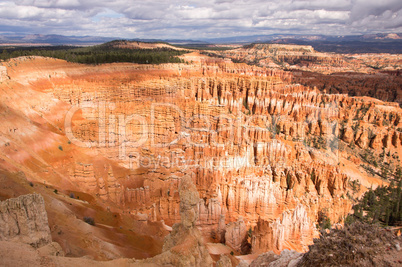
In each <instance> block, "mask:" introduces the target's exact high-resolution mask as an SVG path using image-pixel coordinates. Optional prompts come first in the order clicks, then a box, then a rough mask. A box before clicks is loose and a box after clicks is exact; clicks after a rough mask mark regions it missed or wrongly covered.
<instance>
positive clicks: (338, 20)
mask: <svg viewBox="0 0 402 267" xmlns="http://www.w3.org/2000/svg"><path fill="white" fill-rule="evenodd" d="M401 32H402V0H333V1H325V0H318V1H315V0H312V1H305V0H279V1H271V0H233V1H228V0H201V1H199V0H196V1H185V0H182V1H178V0H166V1H161V0H152V1H148V0H142V1H130V0H115V1H106V0H15V1H7V0H5V1H4V0H0V33H21V34H60V35H67V36H71V35H75V36H84V35H91V36H104V37H120V38H156V39H167V38H177V39H202V38H222V37H233V36H249V35H267V34H278V33H279V34H284V33H290V34H295V33H298V34H325V35H354V34H371V33H401Z"/></svg>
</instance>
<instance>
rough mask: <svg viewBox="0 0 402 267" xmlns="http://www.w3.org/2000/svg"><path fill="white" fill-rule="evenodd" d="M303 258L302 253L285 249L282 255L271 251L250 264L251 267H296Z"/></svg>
mask: <svg viewBox="0 0 402 267" xmlns="http://www.w3.org/2000/svg"><path fill="white" fill-rule="evenodd" d="M302 257H303V254H302V253H299V252H297V251H294V250H288V249H285V250H283V251H282V253H281V254H280V255H276V254H275V253H273V252H272V251H269V252H266V253H263V254H261V255H260V256H258V258H257V259H255V260H254V261H253V262H252V263H251V264H250V267H257V266H269V267H296V266H297V264H298V262H299V261H300V260H301V258H302Z"/></svg>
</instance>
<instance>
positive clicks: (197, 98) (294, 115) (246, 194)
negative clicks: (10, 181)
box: [0, 55, 402, 253]
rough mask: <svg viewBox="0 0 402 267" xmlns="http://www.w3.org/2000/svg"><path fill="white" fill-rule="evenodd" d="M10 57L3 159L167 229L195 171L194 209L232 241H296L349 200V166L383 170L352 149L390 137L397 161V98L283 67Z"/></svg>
mask: <svg viewBox="0 0 402 267" xmlns="http://www.w3.org/2000/svg"><path fill="white" fill-rule="evenodd" d="M193 56H194V57H196V55H193ZM5 65H6V66H7V68H8V69H7V70H8V75H9V76H10V80H7V81H5V82H3V83H1V85H0V88H1V90H2V94H3V95H6V96H7V97H5V98H2V99H1V106H0V116H1V117H2V118H4V120H2V122H1V126H2V127H1V129H0V133H1V135H0V145H1V146H4V149H3V150H2V151H1V154H0V158H1V162H0V163H1V166H2V168H4V169H7V170H10V171H11V170H12V171H15V170H22V171H24V172H25V173H29V174H30V177H31V179H32V180H33V181H34V182H36V183H46V184H49V185H52V186H55V187H56V188H58V190H60V191H61V192H65V193H66V194H67V193H69V192H83V193H85V194H86V195H88V196H91V197H90V198H89V197H88V198H87V200H88V201H90V202H91V203H92V204H96V205H100V206H102V207H107V209H108V210H109V211H112V212H115V213H117V214H129V215H127V216H132V218H133V219H134V220H138V221H141V222H143V223H145V224H152V223H153V222H160V221H161V220H163V221H164V223H165V224H166V225H165V227H166V229H169V227H170V226H173V225H174V224H175V223H180V222H181V217H180V211H181V208H180V205H182V204H181V195H180V190H179V188H180V183H181V181H182V180H183V177H187V176H188V175H190V176H191V179H193V180H194V184H195V187H196V189H197V192H198V194H199V196H200V198H199V199H198V198H197V199H196V201H195V202H194V203H192V204H191V205H193V206H194V209H195V210H196V213H197V214H198V216H197V217H198V219H197V220H196V221H194V222H193V223H195V225H196V226H197V227H198V228H199V229H200V230H201V233H202V235H203V237H204V238H205V240H206V241H220V242H226V244H227V245H228V246H231V247H232V249H233V250H234V251H238V252H239V253H240V252H241V251H242V248H247V247H248V246H250V247H249V248H251V250H252V251H255V252H263V251H268V250H274V251H276V252H279V251H281V250H283V249H286V248H289V249H296V250H298V251H305V250H306V249H307V246H308V245H309V244H311V243H312V240H313V237H315V236H317V234H318V232H317V230H316V222H317V221H318V219H319V218H318V214H319V212H320V211H321V212H324V213H325V214H327V216H328V217H329V218H330V219H331V222H342V221H343V219H344V218H345V216H346V215H347V214H348V212H349V211H350V208H351V198H352V197H351V196H352V195H353V194H358V192H355V191H353V189H352V187H351V186H350V182H351V181H352V180H358V181H360V183H362V184H365V185H367V186H370V184H373V183H374V184H377V183H379V182H378V179H377V178H378V177H379V176H378V175H377V174H376V173H373V174H370V173H368V172H367V170H366V169H367V168H366V169H365V168H363V167H362V166H366V167H370V166H371V167H370V168H379V166H377V167H375V166H374V165H373V164H374V163H373V160H372V159H370V158H369V160H368V161H364V159H363V157H362V156H360V154H362V153H364V151H368V152H369V153H370V155H373V157H374V156H378V157H379V154H380V153H381V152H382V151H385V152H384V157H386V158H387V162H389V164H388V165H387V168H388V169H389V172H393V171H395V169H396V167H397V165H398V164H399V160H398V158H397V156H398V157H399V155H400V153H401V147H402V146H401V144H402V133H401V132H400V130H399V128H402V127H401V122H400V118H401V114H402V112H401V110H400V108H399V107H398V105H396V104H391V103H386V102H382V101H378V100H375V99H370V98H353V97H349V96H347V95H343V94H331V95H329V94H325V93H322V92H320V91H318V90H316V89H314V88H310V87H307V86H303V85H299V84H292V83H291V80H292V74H291V73H289V72H284V71H281V70H272V69H267V68H261V67H256V66H248V65H246V64H234V63H231V62H228V61H225V60H222V59H218V58H208V57H205V56H202V57H201V58H200V60H199V61H194V62H193V63H192V64H190V63H189V64H176V65H175V64H165V65H157V66H153V65H135V64H105V65H100V66H86V65H78V64H70V63H66V62H64V61H61V60H54V59H44V58H19V59H14V60H12V61H10V62H7V63H6V64H5ZM388 154H389V156H388ZM374 170H375V169H374ZM378 172H379V171H378ZM176 228H177V226H176ZM176 228H175V227H173V232H174V233H176V232H178V229H176ZM197 235H198V234H197ZM226 236H227V237H226ZM225 237H226V238H225ZM197 238H198V237H197ZM225 239H226V240H225Z"/></svg>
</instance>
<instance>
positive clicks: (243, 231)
mask: <svg viewBox="0 0 402 267" xmlns="http://www.w3.org/2000/svg"><path fill="white" fill-rule="evenodd" d="M246 241H247V228H246V224H245V223H244V221H243V218H242V217H239V218H238V220H237V221H236V222H232V223H229V224H228V225H227V226H226V233H225V243H226V245H228V246H230V247H231V248H233V249H234V250H235V251H237V252H241V247H242V244H243V243H244V242H246Z"/></svg>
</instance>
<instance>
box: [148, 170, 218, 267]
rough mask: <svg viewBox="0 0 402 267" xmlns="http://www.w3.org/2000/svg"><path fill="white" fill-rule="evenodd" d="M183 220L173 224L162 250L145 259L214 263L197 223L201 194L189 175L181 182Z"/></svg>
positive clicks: (161, 262) (177, 263)
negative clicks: (160, 252) (158, 253)
mask: <svg viewBox="0 0 402 267" xmlns="http://www.w3.org/2000/svg"><path fill="white" fill-rule="evenodd" d="M179 195H180V216H181V222H180V223H176V224H174V225H173V230H172V232H171V233H170V234H169V235H168V236H167V237H166V238H165V243H164V245H163V253H162V254H160V255H157V256H155V257H153V258H151V259H147V260H145V261H143V263H154V264H158V265H169V264H171V265H173V266H212V263H213V261H212V258H211V256H210V255H209V253H208V250H207V249H206V247H205V246H204V244H203V240H202V236H201V232H200V231H199V230H198V228H197V227H196V226H195V222H196V221H197V218H198V208H197V204H198V202H199V194H198V191H197V188H196V187H195V185H194V183H193V182H192V180H191V177H190V176H184V177H183V178H181V181H180V185H179Z"/></svg>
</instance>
